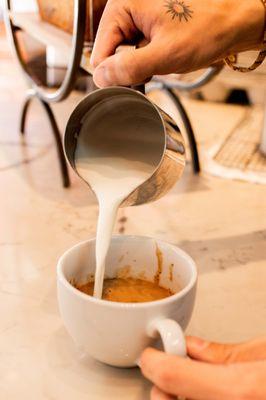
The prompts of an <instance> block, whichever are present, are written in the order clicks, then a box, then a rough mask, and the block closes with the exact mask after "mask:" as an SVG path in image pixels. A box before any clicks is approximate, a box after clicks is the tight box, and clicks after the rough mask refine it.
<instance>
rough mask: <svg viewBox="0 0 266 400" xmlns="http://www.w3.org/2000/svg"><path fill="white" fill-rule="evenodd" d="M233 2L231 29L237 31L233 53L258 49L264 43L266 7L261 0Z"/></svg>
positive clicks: (233, 39)
mask: <svg viewBox="0 0 266 400" xmlns="http://www.w3.org/2000/svg"><path fill="white" fill-rule="evenodd" d="M229 2H230V3H234V4H233V5H232V4H231V12H232V16H233V18H232V21H231V29H232V31H233V32H235V34H234V37H233V38H232V43H231V49H230V50H231V52H230V53H231V54H233V53H238V52H241V51H247V50H253V49H258V48H260V47H261V45H262V40H263V32H264V28H265V8H264V6H263V4H262V1H261V0H240V1H234V2H232V1H231V0H229Z"/></svg>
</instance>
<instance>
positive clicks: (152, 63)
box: [93, 43, 160, 88]
mask: <svg viewBox="0 0 266 400" xmlns="http://www.w3.org/2000/svg"><path fill="white" fill-rule="evenodd" d="M159 64H160V58H159V56H158V51H155V49H154V45H153V44H152V43H150V44H148V45H147V46H145V47H142V48H138V49H134V48H131V49H130V50H125V51H121V52H119V53H116V54H114V55H112V56H110V57H108V58H106V59H105V60H104V61H102V62H101V63H100V64H99V65H98V66H97V68H96V69H95V71H94V74H93V79H94V82H95V84H96V85H97V86H98V87H100V88H102V87H106V86H116V85H117V86H130V85H133V84H138V83H142V82H145V81H146V80H147V78H150V77H151V76H152V75H153V74H154V70H158V68H157V66H158V65H159Z"/></svg>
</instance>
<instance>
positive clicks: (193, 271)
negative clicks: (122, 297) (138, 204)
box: [57, 235, 198, 310]
mask: <svg viewBox="0 0 266 400" xmlns="http://www.w3.org/2000/svg"><path fill="white" fill-rule="evenodd" d="M122 238H123V239H141V240H154V241H155V242H156V243H157V244H158V245H159V246H160V243H161V244H163V245H167V246H169V247H172V248H173V249H174V251H175V252H177V253H178V254H179V255H180V256H182V257H183V258H185V259H186V261H187V262H188V264H189V265H190V268H191V277H190V281H189V283H188V284H187V285H186V286H185V287H184V288H183V289H181V290H180V291H179V292H177V293H175V294H173V295H171V296H169V297H166V298H164V299H160V300H154V301H147V302H143V303H122V302H115V301H108V300H103V299H96V298H94V297H93V296H89V295H87V294H86V293H83V292H81V291H80V290H78V289H76V288H75V287H74V286H73V285H71V283H70V282H69V281H68V280H67V279H66V277H65V275H64V272H63V268H64V261H65V259H66V258H67V257H68V256H69V254H70V253H71V252H72V251H74V250H75V249H76V248H78V247H82V246H84V245H85V244H86V243H91V242H95V240H96V239H95V238H91V239H87V240H83V241H82V242H79V243H77V244H75V245H74V246H72V247H70V248H69V249H68V250H66V251H65V252H64V253H63V254H62V256H61V257H60V258H59V260H58V263H57V281H58V282H59V281H60V282H61V283H62V284H63V285H64V286H65V288H66V289H67V290H68V291H70V292H72V293H73V294H74V295H76V296H78V297H79V298H81V299H83V300H85V301H88V302H90V303H94V304H97V305H98V306H104V307H106V306H107V307H110V308H115V309H117V308H118V309H119V308H120V309H121V308H122V309H125V308H128V309H132V310H138V309H143V308H153V307H156V306H162V305H167V304H170V303H172V302H174V301H176V300H179V299H181V298H183V297H184V296H185V295H186V294H187V293H188V292H190V290H191V289H192V288H193V287H194V285H195V284H196V283H197V277H198V273H197V267H196V263H195V261H194V260H193V259H192V257H190V256H189V255H188V254H187V253H186V252H185V251H184V250H182V249H180V248H179V247H178V246H175V245H174V244H171V243H169V242H166V241H163V240H160V239H156V238H153V237H150V236H141V235H113V236H112V239H111V241H112V240H113V239H115V240H119V239H122Z"/></svg>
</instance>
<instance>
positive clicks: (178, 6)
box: [165, 0, 193, 22]
mask: <svg viewBox="0 0 266 400" xmlns="http://www.w3.org/2000/svg"><path fill="white" fill-rule="evenodd" d="M165 7H166V8H167V10H168V11H166V13H169V14H171V16H172V19H175V17H176V18H179V21H180V22H182V19H183V18H184V20H185V21H186V22H187V21H188V20H189V18H192V14H193V11H192V10H191V9H190V6H187V5H186V4H185V2H184V1H178V0H167V1H166V3H165Z"/></svg>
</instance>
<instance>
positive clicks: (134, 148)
mask: <svg viewBox="0 0 266 400" xmlns="http://www.w3.org/2000/svg"><path fill="white" fill-rule="evenodd" d="M125 100H126V103H127V104H128V105H129V107H128V110H127V112H126V111H125V107H124V104H125ZM110 107H111V108H112V113H111V115H112V118H111V121H110ZM107 115H108V118H107ZM161 126H162V123H161V120H160V119H159V118H153V117H152V113H151V106H150V105H149V104H143V103H140V102H139V101H136V99H134V98H130V97H129V98H128V97H127V96H126V95H125V96H119V97H118V98H116V97H114V98H111V99H106V100H103V101H102V102H100V103H98V104H97V105H96V106H95V107H94V108H93V109H91V110H90V111H89V112H88V113H86V114H85V116H84V117H83V119H82V126H81V129H80V132H79V136H78V139H77V146H76V152H75V166H76V170H77V172H78V174H79V175H80V176H81V177H82V178H83V179H84V180H85V181H86V182H88V183H89V185H90V186H91V188H92V189H93V191H94V193H95V194H96V196H97V199H98V202H99V218H98V227H97V237H96V273H95V285H94V296H95V297H97V298H101V296H102V289H103V280H104V271H105V259H106V255H107V252H108V248H109V245H110V240H111V235H112V231H113V227H114V223H115V219H116V215H117V210H118V208H119V206H120V205H121V203H122V202H123V200H125V199H126V198H127V197H128V196H129V195H130V193H131V192H132V191H133V190H134V189H136V188H137V187H138V186H139V185H141V184H142V183H143V182H145V181H146V180H147V179H148V178H149V177H150V176H151V175H152V173H153V172H154V171H155V169H156V167H157V166H158V165H159V163H160V160H161V157H162V155H163V151H164V142H163V141H164V139H163V133H162V134H160V133H158V131H159V132H160V131H161V130H162V128H161Z"/></svg>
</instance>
